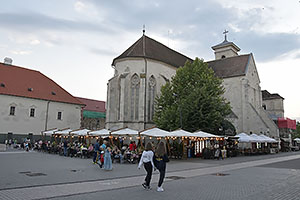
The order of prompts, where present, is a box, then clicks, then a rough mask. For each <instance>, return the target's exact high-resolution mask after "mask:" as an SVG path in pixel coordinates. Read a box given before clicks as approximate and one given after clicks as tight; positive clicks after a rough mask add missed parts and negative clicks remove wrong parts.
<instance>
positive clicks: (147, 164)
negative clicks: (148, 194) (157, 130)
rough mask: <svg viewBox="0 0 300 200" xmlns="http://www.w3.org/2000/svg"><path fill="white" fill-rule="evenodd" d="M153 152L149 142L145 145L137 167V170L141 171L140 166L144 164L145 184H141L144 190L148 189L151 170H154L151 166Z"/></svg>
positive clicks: (152, 165)
mask: <svg viewBox="0 0 300 200" xmlns="http://www.w3.org/2000/svg"><path fill="white" fill-rule="evenodd" d="M153 155H154V154H153V151H152V144H151V143H150V142H149V143H147V145H146V149H145V150H144V151H143V154H142V157H141V160H140V162H139V165H138V169H141V166H142V164H144V168H145V170H146V172H147V175H146V178H145V183H143V184H142V186H143V187H144V188H145V189H148V190H149V189H150V181H151V177H152V170H153V169H154V164H153Z"/></svg>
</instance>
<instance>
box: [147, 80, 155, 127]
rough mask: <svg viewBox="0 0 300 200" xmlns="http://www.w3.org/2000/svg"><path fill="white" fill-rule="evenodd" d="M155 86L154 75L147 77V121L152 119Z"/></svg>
mask: <svg viewBox="0 0 300 200" xmlns="http://www.w3.org/2000/svg"><path fill="white" fill-rule="evenodd" d="M155 86H156V80H155V78H154V76H151V77H150V79H149V87H148V97H149V98H148V121H152V120H153V115H154V100H155V92H156V91H155Z"/></svg>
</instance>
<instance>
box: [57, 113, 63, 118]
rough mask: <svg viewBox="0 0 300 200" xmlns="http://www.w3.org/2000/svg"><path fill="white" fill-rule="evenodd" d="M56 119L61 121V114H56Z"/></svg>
mask: <svg viewBox="0 0 300 200" xmlns="http://www.w3.org/2000/svg"><path fill="white" fill-rule="evenodd" d="M57 119H58V120H62V112H58V113H57Z"/></svg>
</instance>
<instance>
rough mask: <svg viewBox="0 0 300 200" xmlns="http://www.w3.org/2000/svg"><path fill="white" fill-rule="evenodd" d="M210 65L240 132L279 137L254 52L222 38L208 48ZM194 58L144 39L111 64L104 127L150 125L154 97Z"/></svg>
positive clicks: (135, 127) (137, 128)
mask: <svg viewBox="0 0 300 200" xmlns="http://www.w3.org/2000/svg"><path fill="white" fill-rule="evenodd" d="M212 48H213V50H214V52H215V60H213V61H209V62H207V63H208V66H209V67H211V68H212V69H213V70H214V72H215V74H216V76H218V77H220V78H222V79H223V81H224V82H223V85H224V87H225V94H224V96H225V98H226V99H227V100H228V101H229V102H230V105H231V107H232V111H233V113H232V114H231V115H230V116H228V118H229V120H230V121H232V123H233V124H234V126H235V127H236V130H237V132H238V133H240V132H246V133H248V134H250V133H265V134H266V135H269V136H272V137H275V138H278V137H279V131H278V128H277V126H276V124H275V123H274V122H273V121H272V120H271V119H270V118H269V116H268V114H267V113H266V112H265V110H264V109H262V95H261V88H260V80H259V76H258V72H257V69H256V65H255V61H254V57H253V55H252V54H246V55H238V51H239V50H240V48H239V47H237V46H236V45H235V44H234V43H233V42H228V41H227V39H226V37H225V40H224V41H223V42H222V43H220V44H218V45H216V46H213V47H212ZM187 60H189V61H192V59H190V58H188V57H186V56H184V55H182V54H180V53H178V52H176V51H174V50H172V49H170V48H168V47H166V46H165V45H163V44H161V43H159V42H157V41H155V40H153V39H151V38H149V37H147V36H145V35H143V36H142V37H141V38H140V39H139V40H138V41H136V42H135V43H134V44H133V45H132V46H131V47H129V48H128V49H127V50H126V51H125V52H124V53H122V54H121V55H120V56H118V57H117V58H115V59H114V60H113V63H112V66H113V68H114V69H115V74H114V77H113V78H111V79H110V80H109V82H108V91H107V93H108V95H107V115H106V128H108V129H111V130H115V129H118V128H123V127H129V128H132V129H136V130H143V129H145V128H149V127H151V126H153V125H154V124H153V121H152V117H153V111H154V104H153V102H154V98H155V96H156V95H159V92H160V88H161V86H162V85H164V84H165V83H166V81H168V80H170V79H171V77H172V76H173V75H174V74H175V73H176V69H177V68H178V67H180V66H183V65H184V63H185V62H186V61H187Z"/></svg>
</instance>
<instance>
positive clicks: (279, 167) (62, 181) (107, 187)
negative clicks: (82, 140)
mask: <svg viewBox="0 0 300 200" xmlns="http://www.w3.org/2000/svg"><path fill="white" fill-rule="evenodd" d="M16 158H17V159H19V161H20V162H21V164H20V165H16V166H13V164H14V162H15V160H16ZM0 159H1V164H0V166H1V169H2V170H1V172H0V180H1V189H0V199H43V198H55V199H95V198H99V197H101V199H122V197H124V195H126V199H141V198H143V199H300V198H297V197H298V193H299V191H300V184H299V183H298V182H299V181H298V180H300V179H299V176H300V174H299V170H298V168H299V166H300V165H299V164H300V154H299V153H286V154H278V155H275V156H272V155H269V156H258V157H240V158H232V159H227V160H224V161H215V162H214V161H211V160H208V161H206V160H199V159H198V160H194V161H191V160H188V161H185V162H184V161H175V162H170V164H168V173H167V175H166V176H167V177H169V178H167V179H166V181H167V182H166V183H165V185H164V188H165V189H166V191H165V192H163V193H158V192H156V191H155V190H154V189H153V190H152V191H144V190H142V189H141V186H140V183H142V181H143V179H144V171H143V170H136V165H115V169H114V170H113V171H111V172H105V171H102V170H100V169H99V168H97V167H96V166H95V165H91V164H90V162H89V161H90V160H86V159H76V158H75V159H74V158H65V157H60V156H58V155H48V154H42V153H23V154H22V153H16V154H9V153H7V154H5V153H2V154H0ZM12 159H13V160H12ZM2 161H6V162H4V163H3V162H2ZM16 163H19V162H16ZM69 165H71V166H69ZM74 165H75V166H74ZM9 166H10V168H9ZM65 166H69V167H71V168H76V169H77V170H80V169H81V170H82V171H81V172H80V173H78V174H76V173H74V172H68V173H69V174H63V172H66V171H65V170H66V168H65ZM296 166H298V168H297V167H296ZM3 169H4V170H3ZM5 169H6V170H5ZM20 170H23V171H20ZM26 170H27V171H26ZM57 171H58V173H57ZM18 172H23V173H21V174H20V173H18ZM35 172H40V173H42V174H43V173H45V176H38V177H28V176H27V175H26V173H27V174H28V173H29V174H30V173H35ZM51 172H52V174H54V175H53V176H52V175H51ZM221 172H222V173H224V174H225V176H216V175H215V174H217V173H221ZM74 174H75V175H74ZM121 174H122V175H121ZM226 174H228V175H226ZM57 175H61V176H57ZM92 175H94V176H95V177H94V179H93V180H91V179H90V176H92ZM68 176H71V177H68ZM84 176H87V177H85V178H83V177H84ZM55 177H56V178H55ZM74 177H77V179H74ZM174 178H180V179H179V180H174ZM14 179H15V181H13V180H14ZM55 179H58V181H56V182H55ZM47 180H48V181H47ZM157 180H158V176H157V174H154V176H153V181H152V186H153V187H155V185H156V182H157ZM22 181H25V182H26V184H18V182H22ZM7 183H10V185H9V186H7V185H6V184H7ZM297 191H298V192H297Z"/></svg>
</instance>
